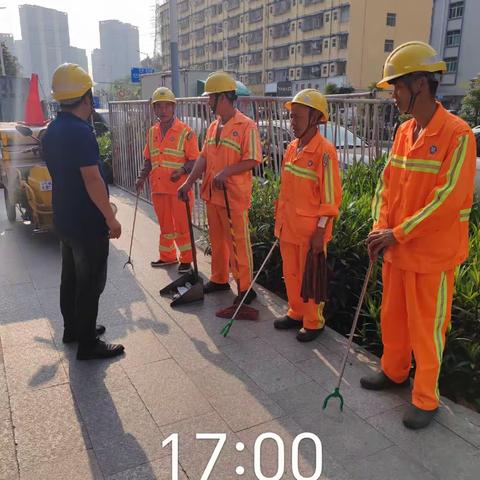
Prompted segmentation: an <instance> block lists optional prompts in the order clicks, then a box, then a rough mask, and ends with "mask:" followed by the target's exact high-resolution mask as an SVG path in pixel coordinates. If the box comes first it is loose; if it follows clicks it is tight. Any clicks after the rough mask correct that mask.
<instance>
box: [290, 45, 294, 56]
mask: <svg viewBox="0 0 480 480" xmlns="http://www.w3.org/2000/svg"><path fill="white" fill-rule="evenodd" d="M294 53H295V47H290V55H293V54H294Z"/></svg>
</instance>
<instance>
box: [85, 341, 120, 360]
mask: <svg viewBox="0 0 480 480" xmlns="http://www.w3.org/2000/svg"><path fill="white" fill-rule="evenodd" d="M124 350H125V347H124V346H123V345H115V344H113V343H106V342H103V341H102V340H97V341H96V342H95V343H93V344H80V345H79V346H78V351H77V360H96V359H103V358H112V357H117V356H118V355H121V354H122V353H123V352H124Z"/></svg>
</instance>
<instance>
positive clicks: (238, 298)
mask: <svg viewBox="0 0 480 480" xmlns="http://www.w3.org/2000/svg"><path fill="white" fill-rule="evenodd" d="M245 293H246V291H245V292H240V293H239V294H238V295H237V296H236V297H235V300H234V301H233V304H234V305H238V304H239V303H240V302H241V300H242V298H243V296H244V295H245ZM256 298H257V292H256V291H255V290H253V288H252V290H250V291H249V292H248V295H247V298H246V299H245V301H244V302H243V303H246V304H247V305H250V304H251V303H252V302H253V301H254V300H255V299H256Z"/></svg>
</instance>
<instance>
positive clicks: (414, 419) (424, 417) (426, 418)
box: [403, 405, 438, 430]
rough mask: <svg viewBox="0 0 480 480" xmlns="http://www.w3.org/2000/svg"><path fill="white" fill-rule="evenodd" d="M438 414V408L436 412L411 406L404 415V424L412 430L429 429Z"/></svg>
mask: <svg viewBox="0 0 480 480" xmlns="http://www.w3.org/2000/svg"><path fill="white" fill-rule="evenodd" d="M437 412H438V408H436V409H435V410H422V409H421V408H418V407H416V406H415V405H409V406H408V408H407V411H406V412H405V414H404V415H403V424H404V425H405V426H406V427H407V428H410V429H412V430H418V429H420V428H425V427H428V425H430V422H431V421H432V420H433V417H434V416H435V414H436V413H437Z"/></svg>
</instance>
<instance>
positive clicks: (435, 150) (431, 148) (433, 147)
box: [430, 145, 438, 155]
mask: <svg viewBox="0 0 480 480" xmlns="http://www.w3.org/2000/svg"><path fill="white" fill-rule="evenodd" d="M437 152H438V148H437V146H436V145H432V146H431V147H430V153H431V154H432V155H433V154H434V153H437Z"/></svg>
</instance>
